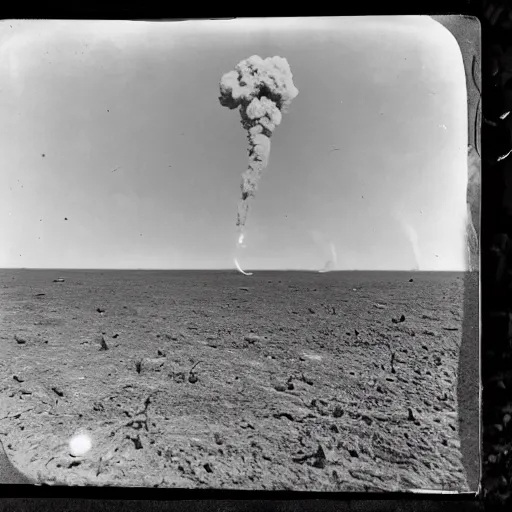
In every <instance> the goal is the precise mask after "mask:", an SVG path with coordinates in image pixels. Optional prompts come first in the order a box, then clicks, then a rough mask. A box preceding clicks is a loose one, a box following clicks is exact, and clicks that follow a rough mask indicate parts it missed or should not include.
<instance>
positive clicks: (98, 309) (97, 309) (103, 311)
mask: <svg viewBox="0 0 512 512" xmlns="http://www.w3.org/2000/svg"><path fill="white" fill-rule="evenodd" d="M96 311H97V312H98V313H105V310H104V309H102V308H96Z"/></svg>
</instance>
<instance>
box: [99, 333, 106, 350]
mask: <svg viewBox="0 0 512 512" xmlns="http://www.w3.org/2000/svg"><path fill="white" fill-rule="evenodd" d="M100 344H101V347H100V350H108V345H107V342H106V341H105V338H104V336H103V335H102V336H101V340H100Z"/></svg>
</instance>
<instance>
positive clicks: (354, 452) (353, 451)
mask: <svg viewBox="0 0 512 512" xmlns="http://www.w3.org/2000/svg"><path fill="white" fill-rule="evenodd" d="M348 453H349V454H350V456H351V457H356V458H359V454H358V453H357V450H354V449H351V450H349V451H348Z"/></svg>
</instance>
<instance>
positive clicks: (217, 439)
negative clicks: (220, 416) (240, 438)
mask: <svg viewBox="0 0 512 512" xmlns="http://www.w3.org/2000/svg"><path fill="white" fill-rule="evenodd" d="M213 438H214V439H215V444H218V445H221V444H223V443H224V440H223V439H222V436H221V435H220V434H219V433H218V432H215V434H213Z"/></svg>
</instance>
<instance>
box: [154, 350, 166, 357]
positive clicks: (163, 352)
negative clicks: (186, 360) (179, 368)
mask: <svg viewBox="0 0 512 512" xmlns="http://www.w3.org/2000/svg"><path fill="white" fill-rule="evenodd" d="M156 353H157V354H158V355H159V356H162V357H165V356H166V355H167V354H166V352H165V350H160V349H158V350H157V351H156Z"/></svg>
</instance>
